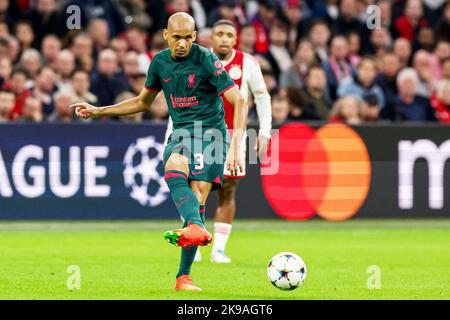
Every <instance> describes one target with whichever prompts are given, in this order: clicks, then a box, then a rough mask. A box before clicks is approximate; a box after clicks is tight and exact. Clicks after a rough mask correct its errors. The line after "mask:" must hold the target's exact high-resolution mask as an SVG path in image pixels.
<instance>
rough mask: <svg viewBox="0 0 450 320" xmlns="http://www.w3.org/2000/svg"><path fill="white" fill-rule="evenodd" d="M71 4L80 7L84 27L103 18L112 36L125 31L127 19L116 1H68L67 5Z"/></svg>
mask: <svg viewBox="0 0 450 320" xmlns="http://www.w3.org/2000/svg"><path fill="white" fill-rule="evenodd" d="M71 5H76V6H78V7H79V8H80V12H81V24H82V27H83V28H84V27H86V26H87V25H91V23H92V21H95V20H103V21H104V22H105V23H106V26H107V29H108V30H109V32H108V34H111V36H112V37H115V36H117V35H118V34H120V33H122V32H124V31H125V19H124V18H123V16H122V14H121V13H120V11H119V9H118V8H117V5H116V3H115V2H114V1H103V0H72V1H70V2H69V3H67V6H66V7H68V6H71ZM64 11H66V10H64Z"/></svg>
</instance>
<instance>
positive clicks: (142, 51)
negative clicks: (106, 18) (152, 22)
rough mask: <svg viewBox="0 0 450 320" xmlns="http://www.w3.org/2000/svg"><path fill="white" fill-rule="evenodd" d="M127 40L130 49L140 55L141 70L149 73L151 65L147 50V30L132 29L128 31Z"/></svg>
mask: <svg viewBox="0 0 450 320" xmlns="http://www.w3.org/2000/svg"><path fill="white" fill-rule="evenodd" d="M127 39H128V43H129V49H131V50H134V51H136V52H137V54H138V61H139V70H140V71H142V72H147V70H148V66H149V65H150V58H149V56H148V50H147V34H146V32H145V30H140V29H138V28H137V27H132V28H130V29H128V30H127Z"/></svg>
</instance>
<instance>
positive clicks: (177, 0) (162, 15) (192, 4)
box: [147, 0, 206, 31]
mask: <svg viewBox="0 0 450 320" xmlns="http://www.w3.org/2000/svg"><path fill="white" fill-rule="evenodd" d="M147 4H148V8H147V12H149V13H150V15H151V16H152V17H153V19H154V20H155V24H154V26H153V27H152V31H156V30H158V29H163V28H165V27H166V25H167V20H168V19H169V17H170V16H171V15H172V14H174V13H175V12H186V13H189V14H190V15H192V16H193V17H194V19H195V22H196V24H197V28H198V30H202V29H203V28H204V27H205V26H206V13H205V11H204V10H203V7H202V5H201V4H200V3H199V1H198V0H191V1H189V0H167V1H161V0H153V1H150V2H147Z"/></svg>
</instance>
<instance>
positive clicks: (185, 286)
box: [175, 275, 202, 291]
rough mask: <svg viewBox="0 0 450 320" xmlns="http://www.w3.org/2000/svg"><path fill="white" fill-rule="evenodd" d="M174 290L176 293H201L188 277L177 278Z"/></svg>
mask: <svg viewBox="0 0 450 320" xmlns="http://www.w3.org/2000/svg"><path fill="white" fill-rule="evenodd" d="M175 290H177V291H202V289H201V288H199V287H197V286H195V285H194V284H193V283H192V279H191V277H190V276H189V275H183V276H179V277H178V278H177V283H176V284H175Z"/></svg>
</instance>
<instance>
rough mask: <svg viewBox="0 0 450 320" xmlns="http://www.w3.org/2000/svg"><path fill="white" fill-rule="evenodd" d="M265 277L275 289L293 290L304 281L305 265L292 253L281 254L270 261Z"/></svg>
mask: <svg viewBox="0 0 450 320" xmlns="http://www.w3.org/2000/svg"><path fill="white" fill-rule="evenodd" d="M267 276H268V277H269V280H270V282H272V284H273V285H274V286H275V287H276V288H278V289H281V290H294V289H296V288H298V287H300V286H301V284H302V283H303V282H304V281H305V279H306V264H305V262H304V261H303V259H302V258H300V257H299V256H298V255H296V254H294V253H292V252H281V253H279V254H277V255H276V256H274V257H273V258H272V259H271V260H270V262H269V265H268V266H267Z"/></svg>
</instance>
